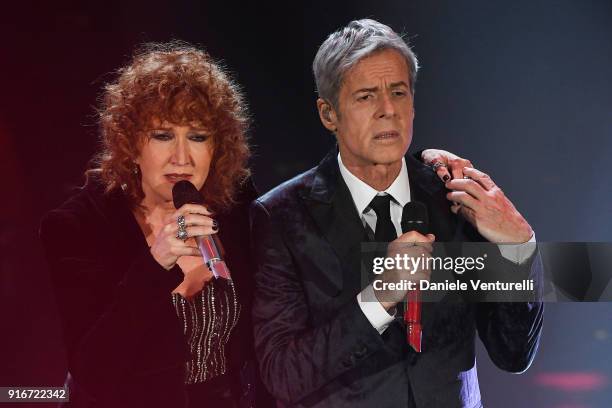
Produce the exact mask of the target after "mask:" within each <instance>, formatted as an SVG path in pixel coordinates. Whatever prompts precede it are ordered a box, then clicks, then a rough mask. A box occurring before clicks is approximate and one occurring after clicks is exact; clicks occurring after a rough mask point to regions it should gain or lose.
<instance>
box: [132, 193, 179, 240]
mask: <svg viewBox="0 0 612 408" xmlns="http://www.w3.org/2000/svg"><path fill="white" fill-rule="evenodd" d="M174 211H176V209H175V208H174V205H173V203H172V201H168V202H164V203H152V202H150V201H148V200H146V198H145V199H144V200H142V202H141V203H140V206H139V207H136V209H135V210H134V215H135V216H136V219H137V220H138V223H139V224H140V227H141V228H142V230H143V232H144V233H145V235H147V236H148V235H149V234H150V233H151V232H153V231H157V230H158V229H159V228H161V227H162V226H163V225H165V224H166V223H167V217H168V216H169V215H170V214H172V213H173V212H174Z"/></svg>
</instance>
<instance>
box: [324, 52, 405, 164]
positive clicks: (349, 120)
mask: <svg viewBox="0 0 612 408" xmlns="http://www.w3.org/2000/svg"><path fill="white" fill-rule="evenodd" d="M409 75H410V74H409V73H408V66H407V64H406V61H405V60H404V58H403V57H402V56H401V54H399V53H398V52H397V51H395V50H384V51H380V52H377V53H375V54H373V55H371V56H369V57H366V58H364V59H362V60H361V61H359V62H358V63H357V64H356V65H355V66H354V67H353V68H351V69H350V70H349V71H348V72H347V73H346V74H345V77H344V83H343V84H342V88H341V89H340V95H339V99H338V102H339V107H338V112H337V113H336V114H335V115H332V118H333V120H334V121H335V127H336V135H337V138H338V146H339V149H340V155H341V157H342V161H343V162H344V163H345V164H346V165H352V166H368V165H373V164H391V163H394V162H397V161H399V160H401V159H402V157H403V156H404V155H405V154H406V151H407V150H408V146H410V142H411V141H412V121H413V119H414V105H413V97H412V93H411V92H410V77H409Z"/></svg>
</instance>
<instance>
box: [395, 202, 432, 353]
mask: <svg viewBox="0 0 612 408" xmlns="http://www.w3.org/2000/svg"><path fill="white" fill-rule="evenodd" d="M401 225H402V233H406V232H408V231H416V232H418V233H419V234H423V235H426V234H428V231H429V216H428V214H427V207H426V206H425V204H423V203H421V202H418V201H412V202H409V203H408V204H406V205H405V206H404V209H403V210H402V222H401ZM404 322H405V323H406V332H407V333H406V336H407V340H408V344H410V346H411V347H412V348H413V349H414V351H416V352H417V353H420V352H421V340H422V335H423V327H422V326H421V294H420V291H419V289H418V286H417V288H416V289H415V290H412V291H410V292H408V296H407V307H406V311H405V312H404Z"/></svg>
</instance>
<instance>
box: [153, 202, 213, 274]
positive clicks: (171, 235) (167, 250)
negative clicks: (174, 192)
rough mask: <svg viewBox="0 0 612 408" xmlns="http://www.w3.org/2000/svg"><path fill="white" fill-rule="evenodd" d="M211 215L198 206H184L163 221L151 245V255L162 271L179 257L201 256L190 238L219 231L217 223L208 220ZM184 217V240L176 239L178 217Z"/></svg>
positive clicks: (170, 266)
mask: <svg viewBox="0 0 612 408" xmlns="http://www.w3.org/2000/svg"><path fill="white" fill-rule="evenodd" d="M210 215H212V213H211V212H210V211H208V209H206V207H204V206H202V205H198V204H185V205H184V206H182V207H181V208H179V209H178V210H176V211H175V212H174V213H173V214H172V215H170V216H168V218H167V219H166V220H165V222H166V223H165V225H164V226H163V227H162V228H161V230H160V231H159V232H158V234H157V236H156V237H155V241H154V242H153V244H152V245H151V255H153V258H155V260H156V261H157V263H159V264H160V265H161V266H162V267H163V268H164V269H166V270H170V269H172V267H174V265H175V264H176V262H177V260H178V258H180V257H181V256H201V252H200V249H199V248H198V247H197V246H194V245H193V240H189V238H191V237H197V236H202V235H211V234H215V233H217V232H218V231H219V227H218V225H217V222H216V221H215V220H213V219H212V218H210ZM179 216H183V217H185V231H186V232H187V237H186V239H185V240H181V239H179V238H177V233H178V231H179V226H178V217H179Z"/></svg>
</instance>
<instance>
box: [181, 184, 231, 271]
mask: <svg viewBox="0 0 612 408" xmlns="http://www.w3.org/2000/svg"><path fill="white" fill-rule="evenodd" d="M172 200H173V201H174V207H176V208H177V209H179V208H181V207H182V206H183V205H185V204H200V205H203V204H204V197H202V194H200V192H199V191H198V189H197V188H196V187H195V186H194V185H193V184H191V183H190V182H189V181H187V180H181V181H179V182H178V183H176V184H175V185H174V187H173V188H172ZM195 240H196V242H197V243H198V247H199V248H200V251H201V252H202V258H203V259H204V263H205V264H206V265H207V266H208V268H209V269H210V270H211V271H212V273H213V276H214V277H215V278H217V279H218V278H224V279H231V275H230V271H229V269H228V267H227V265H226V264H225V261H224V260H223V257H224V251H223V246H222V245H221V241H220V240H219V237H218V236H217V234H212V235H203V236H199V237H195Z"/></svg>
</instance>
